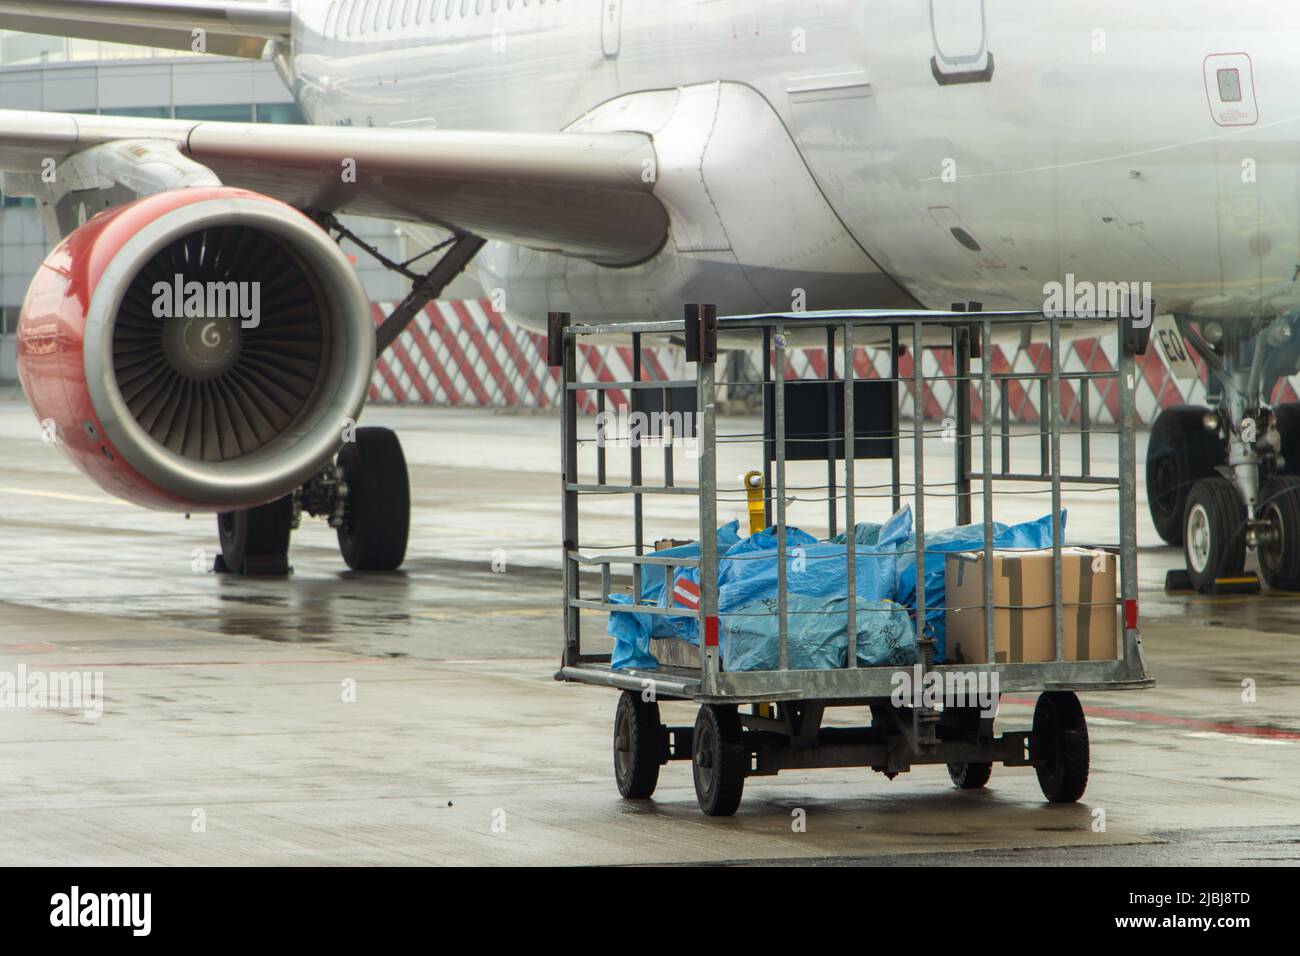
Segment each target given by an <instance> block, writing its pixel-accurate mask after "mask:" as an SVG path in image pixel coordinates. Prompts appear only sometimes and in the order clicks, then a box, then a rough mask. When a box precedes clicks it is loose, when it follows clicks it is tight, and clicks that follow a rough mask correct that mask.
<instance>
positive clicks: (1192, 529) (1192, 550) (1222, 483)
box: [1183, 478, 1246, 591]
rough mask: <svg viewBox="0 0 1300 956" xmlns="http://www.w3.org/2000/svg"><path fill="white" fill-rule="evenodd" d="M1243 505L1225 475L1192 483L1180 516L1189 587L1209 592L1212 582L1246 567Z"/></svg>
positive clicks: (1244, 509)
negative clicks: (1182, 517) (1184, 510)
mask: <svg viewBox="0 0 1300 956" xmlns="http://www.w3.org/2000/svg"><path fill="white" fill-rule="evenodd" d="M1245 529H1246V506H1245V505H1244V504H1242V501H1241V496H1240V495H1239V494H1238V493H1237V489H1236V488H1234V487H1233V486H1232V483H1231V482H1229V481H1228V480H1227V479H1225V478H1206V479H1204V480H1202V481H1198V482H1197V483H1196V484H1195V485H1193V486H1192V490H1191V493H1190V494H1189V495H1188V496H1187V510H1186V513H1185V516H1184V519H1183V556H1184V557H1185V558H1186V559H1187V575H1188V577H1189V578H1191V584H1192V587H1194V588H1196V590H1198V591H1209V590H1210V589H1211V588H1213V587H1214V584H1215V582H1216V581H1218V580H1220V579H1222V578H1231V577H1234V576H1236V575H1240V574H1241V572H1242V571H1243V570H1244V569H1245V567H1246V535H1245Z"/></svg>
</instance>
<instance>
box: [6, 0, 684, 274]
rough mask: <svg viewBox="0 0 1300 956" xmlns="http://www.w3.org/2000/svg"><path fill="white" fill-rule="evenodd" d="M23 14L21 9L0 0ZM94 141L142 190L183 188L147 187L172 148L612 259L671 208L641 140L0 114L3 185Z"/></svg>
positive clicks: (642, 246) (260, 185)
mask: <svg viewBox="0 0 1300 956" xmlns="http://www.w3.org/2000/svg"><path fill="white" fill-rule="evenodd" d="M74 5H75V4H74ZM84 5H88V6H108V5H109V4H105V3H103V2H102V0H101V2H100V3H90V4H84ZM114 5H116V4H114ZM15 6H21V4H13V3H3V2H0V7H3V8H5V9H8V8H13V7H15ZM42 6H48V5H42ZM122 6H129V7H140V6H145V4H136V3H131V4H122ZM194 6H212V5H211V4H194ZM223 6H224V7H229V6H230V5H229V4H226V5H223ZM115 144H116V146H117V147H118V148H114V146H115ZM97 147H98V148H100V149H101V151H103V150H107V151H108V152H109V154H110V155H109V156H108V157H107V160H111V162H109V161H107V160H106V162H104V163H101V164H100V165H99V166H98V167H96V168H99V169H102V170H105V172H104V173H103V175H104V176H108V177H110V178H111V180H112V182H114V183H116V184H123V183H125V184H127V185H128V186H129V187H130V188H131V189H132V190H133V191H134V192H135V193H137V194H147V193H149V192H151V191H154V192H156V191H160V190H161V189H165V188H174V187H175V186H176V185H184V184H186V182H180V181H177V180H174V179H173V180H171V181H167V180H165V177H163V178H162V179H160V180H159V183H160V184H158V185H155V186H153V187H152V188H150V176H152V175H155V174H156V171H157V168H158V166H159V164H158V162H157V160H158V154H159V152H160V150H161V151H162V152H163V153H172V151H174V153H173V155H175V157H176V159H177V160H178V162H186V163H188V165H189V166H190V167H194V166H195V164H197V168H200V169H206V170H210V171H211V172H212V173H213V174H215V176H216V177H217V178H219V180H220V181H221V182H222V183H224V184H225V185H227V186H235V187H240V188H245V189H251V190H254V191H256V192H260V193H264V194H266V195H268V196H272V197H274V198H277V199H280V200H283V201H284V202H287V203H289V204H290V205H293V206H295V207H297V208H299V209H303V210H313V211H322V212H342V213H353V214H358V215H366V216H376V217H380V218H385V219H395V220H399V221H407V222H421V223H428V224H432V225H436V226H440V227H442V228H444V229H447V230H450V231H455V232H467V233H472V234H474V235H478V236H481V237H483V238H486V239H500V240H503V241H506V242H511V243H515V244H518V245H524V246H529V247H532V248H535V249H546V250H552V251H556V252H560V253H563V254H566V255H570V256H576V257H581V258H586V259H590V260H591V261H593V262H599V263H602V264H607V265H629V264H633V263H636V262H640V261H642V260H644V259H647V258H649V257H650V256H652V255H653V254H654V253H656V252H657V251H658V250H659V248H660V247H661V246H662V245H663V243H664V241H665V240H666V238H667V234H668V214H667V212H666V211H665V210H664V207H663V206H662V204H661V203H660V202H659V200H658V199H657V198H655V196H654V194H653V193H654V176H653V170H654V157H655V151H654V144H653V142H652V141H651V139H650V137H649V136H647V135H645V134H642V133H522V134H521V133H490V132H470V131H454V130H409V129H407V130H393V129H375V128H369V127H335V126H287V125H278V124H276V125H271V124H251V123H213V122H200V121H194V120H150V119H138V118H134V117H116V116H95V115H80V114H73V113H46V112H29V111H20V110H0V170H3V171H5V172H7V173H9V174H19V176H18V178H17V179H12V180H11V177H9V176H7V177H6V188H9V189H10V191H11V192H16V191H18V190H16V189H13V188H12V187H11V186H10V185H9V184H10V183H11V181H12V182H13V183H14V184H15V185H17V184H18V183H20V182H21V183H23V184H27V185H28V187H29V191H31V192H32V193H33V194H35V195H38V196H39V195H42V193H41V191H40V190H41V188H42V178H41V174H42V171H45V175H46V176H47V177H48V176H49V170H50V169H55V170H60V169H63V168H65V167H64V164H65V163H66V162H67V161H68V160H70V159H72V158H74V157H77V156H78V155H79V154H83V153H87V151H91V150H94V149H96V148H97ZM134 157H139V160H138V162H137V163H136V166H134V167H133V165H132V163H133V162H135V160H134ZM51 161H52V162H51ZM163 165H165V164H163ZM110 167H111V168H110ZM68 168H71V164H69V167H68ZM124 169H125V172H124V171H123V170H124ZM56 175H57V174H56ZM78 175H84V172H83V173H79V174H78ZM45 182H47V183H48V179H46V180H45ZM101 185H102V184H101ZM45 188H47V189H48V188H51V187H48V186H47V187H45ZM61 188H71V187H67V186H65V187H61Z"/></svg>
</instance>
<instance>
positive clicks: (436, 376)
mask: <svg viewBox="0 0 1300 956" xmlns="http://www.w3.org/2000/svg"><path fill="white" fill-rule="evenodd" d="M393 307H394V303H391V302H382V303H376V304H375V305H374V306H373V307H372V308H373V312H374V318H375V323H376V324H379V323H380V322H382V321H383V320H384V318H385V317H386V316H387V315H388V313H389V312H391V311H392V309H393ZM632 360H633V355H632V349H631V347H629V346H616V345H607V346H596V345H591V344H588V343H580V344H579V348H578V362H579V374H580V375H581V376H582V378H583V379H584V380H594V381H602V382H615V381H628V380H630V379H631V378H632ZM923 361H924V363H925V365H924V372H925V374H926V375H927V376H934V375H951V374H952V371H953V366H952V355H951V353H949V352H927V353H926V354H925V357H924V359H923ZM992 361H993V369H994V371H995V372H997V373H1003V372H1009V371H1015V372H1024V373H1032V372H1035V371H1038V372H1046V371H1049V370H1050V359H1049V356H1048V350H1047V346H1046V345H1041V344H1036V345H1030V346H1028V347H1026V348H1023V349H1019V350H1017V351H1015V352H1014V353H1008V352H1006V351H1005V350H1003V349H1001V348H996V347H995V348H994V350H993V356H992ZM854 364H855V371H856V372H857V374H858V376H859V377H862V378H880V377H883V376H887V375H888V374H889V357H888V355H887V354H885V353H884V352H882V351H880V350H878V349H871V350H867V349H859V350H858V354H857V358H856V360H855V363H854ZM900 367H901V372H902V374H903V376H905V377H906V376H910V375H911V374H912V364H911V356H910V355H904V356H903V357H902V359H901V360H900ZM642 368H643V376H644V378H645V379H647V380H652V381H666V380H668V379H678V378H683V377H687V375H688V371H689V370H688V369H687V366H686V358H685V355H684V353H683V352H682V350H681V349H677V348H672V347H668V346H662V347H653V348H652V347H646V348H643V349H642ZM1062 368H1063V370H1064V371H1066V372H1081V371H1093V372H1101V371H1112V370H1113V369H1114V368H1115V343H1114V342H1112V341H1109V340H1107V341H1101V340H1098V339H1082V340H1079V341H1076V342H1072V343H1070V344H1069V346H1068V348H1067V351H1066V354H1065V358H1064V361H1063V363H1062ZM825 372H826V353H825V351H824V350H822V349H803V350H796V351H794V352H792V353H791V354H790V355H789V363H788V366H787V370H786V374H787V377H788V378H816V377H821V376H824V375H825ZM1078 385H1079V383H1078V382H1077V381H1074V382H1070V381H1063V382H1062V383H1061V408H1062V410H1063V411H1064V413H1065V415H1066V417H1067V420H1069V421H1071V422H1078V421H1079V415H1080V408H1081V402H1080V396H1079V393H1078V390H1077V389H1078ZM1087 388H1088V389H1089V391H1090V394H1089V408H1090V411H1091V415H1092V419H1093V422H1094V423H1095V424H1099V425H1105V424H1113V423H1114V422H1115V417H1116V415H1117V414H1118V411H1119V400H1118V394H1117V393H1116V391H1115V388H1116V383H1115V382H1114V381H1107V382H1100V383H1098V382H1089V383H1088V384H1087ZM996 392H997V390H996V389H995V397H994V406H995V407H994V414H995V415H1000V414H1001V409H1000V398H999V397H998V396H997V394H996ZM1298 394H1300V381H1298V380H1297V379H1293V380H1291V381H1289V382H1283V383H1282V384H1281V385H1280V386H1279V389H1278V393H1277V394H1276V395H1275V396H1274V400H1275V401H1283V402H1294V401H1298V400H1300V398H1298V397H1297V396H1298ZM976 397H977V398H978V390H977V396H976ZM1039 397H1040V391H1039V386H1038V384H1037V383H1036V382H1030V383H1023V384H1022V383H1019V382H1012V383H1011V385H1010V386H1009V388H1008V390H1007V400H1008V401H1009V402H1010V404H1011V420H1012V421H1014V422H1022V423H1036V422H1037V421H1038V415H1039V411H1038V405H1039ZM370 399H371V401H374V402H381V403H388V404H411V405H465V406H471V407H486V408H552V407H558V405H559V399H560V386H559V373H558V370H556V369H549V368H547V367H546V337H545V336H544V335H541V334H539V333H536V332H530V331H527V330H525V329H521V328H519V327H517V326H511V325H510V324H509V323H507V322H506V321H505V320H504V319H503V318H502V317H501V316H500V315H499V314H497V313H496V312H495V311H494V310H493V309H492V307H491V305H490V303H489V302H488V301H487V300H486V299H484V300H467V301H448V302H436V303H432V304H430V305H429V306H428V307H426V308H425V310H424V311H423V312H422V313H421V314H420V315H418V316H417V317H416V319H415V321H414V322H412V323H411V326H410V327H409V328H408V329H407V330H406V332H404V333H403V334H402V335H401V336H400V337H399V338H398V339H397V341H396V342H395V343H393V346H392V348H391V349H389V350H388V351H387V352H386V353H385V354H384V355H383V356H381V357H380V359H379V362H378V363H377V365H376V368H375V374H374V379H373V381H372V383H371V388H370ZM954 399H955V390H954V386H953V384H952V383H951V382H944V381H935V382H931V383H930V384H929V385H928V386H927V387H926V389H925V395H924V408H925V417H926V418H928V419H932V420H940V419H943V418H944V417H947V416H949V415H951V414H952V413H953V407H954V404H955V402H954ZM1204 399H1205V384H1204V369H1202V377H1201V379H1199V380H1197V381H1196V382H1192V383H1188V382H1180V381H1178V380H1177V379H1175V378H1174V376H1173V375H1172V374H1171V373H1170V371H1169V369H1168V367H1167V366H1166V365H1165V361H1164V357H1163V356H1162V355H1161V353H1160V349H1159V347H1158V346H1157V345H1156V344H1155V343H1154V342H1153V343H1152V345H1151V348H1150V349H1149V350H1148V352H1147V354H1146V355H1145V356H1143V357H1141V358H1140V359H1139V360H1138V381H1137V413H1138V419H1139V421H1142V422H1147V423H1149V422H1151V421H1152V420H1153V419H1154V418H1155V415H1156V413H1157V412H1158V411H1159V410H1160V409H1161V408H1168V407H1170V406H1173V405H1188V404H1199V403H1201V402H1203V401H1204ZM579 401H580V402H581V410H582V411H584V412H594V411H595V403H594V401H593V399H592V396H591V395H590V394H589V393H580V395H579ZM626 401H627V397H626V395H625V394H624V393H623V392H620V391H613V392H610V393H609V402H610V405H611V406H613V407H617V406H619V405H623V404H625V403H626ZM973 411H974V413H975V414H976V415H977V416H978V414H979V411H980V404H979V402H978V400H977V401H975V402H973ZM903 414H904V415H905V416H910V415H911V414H912V398H911V389H910V387H909V388H907V389H906V397H905V398H904V404H903Z"/></svg>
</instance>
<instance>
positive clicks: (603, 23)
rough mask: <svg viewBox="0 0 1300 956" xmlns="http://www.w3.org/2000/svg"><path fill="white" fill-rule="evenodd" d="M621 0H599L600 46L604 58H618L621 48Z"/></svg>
mask: <svg viewBox="0 0 1300 956" xmlns="http://www.w3.org/2000/svg"><path fill="white" fill-rule="evenodd" d="M622 34H623V0H601V4H600V45H601V47H602V48H603V49H604V51H605V56H618V51H619V48H620V47H621V46H622V40H623V38H622Z"/></svg>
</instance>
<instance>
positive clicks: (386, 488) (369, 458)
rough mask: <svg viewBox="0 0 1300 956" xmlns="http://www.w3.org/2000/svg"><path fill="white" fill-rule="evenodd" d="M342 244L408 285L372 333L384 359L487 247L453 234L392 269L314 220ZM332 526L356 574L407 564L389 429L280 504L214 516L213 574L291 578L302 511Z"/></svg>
mask: <svg viewBox="0 0 1300 956" xmlns="http://www.w3.org/2000/svg"><path fill="white" fill-rule="evenodd" d="M314 218H315V219H316V222H317V223H318V224H319V225H320V227H321V228H322V229H325V230H326V231H328V232H330V233H331V234H333V235H334V236H335V237H336V238H337V239H339V240H342V239H348V240H350V241H351V242H353V243H354V244H355V245H357V246H358V247H360V248H361V249H363V250H364V251H365V252H367V253H369V254H370V255H371V256H372V257H373V258H374V259H376V260H377V261H378V262H379V263H380V264H381V265H383V266H384V268H386V269H388V270H389V271H392V272H396V273H399V274H400V275H403V276H405V277H406V278H408V279H410V280H411V291H410V293H409V294H408V295H407V296H406V298H405V299H403V300H402V301H401V302H400V303H399V304H398V306H397V308H395V309H394V310H393V312H392V313H391V314H390V315H389V316H388V318H387V319H385V320H384V323H383V324H382V325H381V326H380V327H379V328H378V329H377V330H376V331H375V345H376V351H377V352H379V353H382V352H383V351H384V350H385V349H387V348H388V346H390V345H392V344H393V342H394V341H395V340H396V339H397V337H398V336H399V335H401V334H402V332H404V331H405V330H406V328H407V327H408V326H409V325H410V324H411V322H412V321H414V319H415V317H416V315H418V314H419V313H420V311H421V310H422V309H423V308H424V307H425V306H426V305H428V304H429V302H431V301H433V300H434V299H436V298H437V297H438V296H439V295H440V294H441V293H442V292H443V290H444V289H446V288H447V286H448V285H450V284H451V282H452V280H454V279H455V278H456V276H458V275H460V273H461V272H463V271H464V269H465V267H466V266H467V265H468V264H469V263H470V262H471V261H472V260H473V258H474V257H475V256H476V255H478V253H479V251H480V250H481V249H482V248H483V245H484V240H483V239H481V238H479V237H478V236H474V235H469V234H465V233H456V234H454V235H452V236H451V237H450V238H449V239H447V240H446V241H445V242H443V243H441V244H439V245H437V246H435V247H434V248H432V249H429V250H428V251H426V252H425V253H423V254H421V255H419V256H417V257H416V258H415V259H412V260H410V261H408V262H395V261H393V260H392V259H389V258H387V257H386V256H384V255H383V254H382V253H381V252H380V251H379V250H378V249H376V248H374V247H373V246H370V245H368V244H366V243H365V242H364V241H363V240H362V239H361V238H360V237H359V236H357V235H356V234H354V233H353V232H351V231H350V230H349V229H348V228H347V227H346V226H344V225H343V224H342V223H340V222H339V220H338V219H337V218H336V217H335V216H334V215H332V214H330V213H319V214H317V215H315V217H314ZM439 251H441V252H442V257H441V258H440V259H439V260H438V262H437V263H436V264H435V265H434V267H433V268H432V269H431V270H430V271H429V272H427V273H420V272H416V271H413V270H412V269H411V268H410V267H411V266H412V265H413V264H414V263H415V262H417V261H419V260H420V259H423V258H425V257H426V256H428V255H430V254H431V253H434V252H439ZM304 511H305V512H307V513H308V514H310V515H313V516H315V517H322V518H325V519H326V520H327V521H329V524H330V527H332V528H334V529H335V530H336V531H337V532H338V539H339V551H340V552H342V554H343V560H344V561H346V562H347V565H348V567H350V568H351V569H352V570H354V571H393V570H396V569H397V568H399V567H401V564H402V561H403V560H404V559H405V557H406V544H407V539H408V537H409V535H410V525H411V483H410V476H409V475H408V473H407V470H406V457H405V456H404V455H403V454H402V445H401V443H400V442H399V441H398V440H397V436H396V435H395V434H394V433H393V432H391V431H389V430H388V429H386V428H358V429H356V440H355V441H353V442H345V443H344V445H343V449H342V450H341V451H340V452H339V454H338V457H337V458H336V459H335V460H334V461H333V462H331V463H330V464H328V465H326V466H325V467H324V468H323V469H321V471H320V473H319V474H317V475H316V476H315V477H313V478H312V479H311V480H310V481H309V482H307V484H305V485H303V487H302V488H300V489H299V490H298V491H297V492H295V493H294V494H292V495H287V496H285V497H284V498H282V499H280V500H279V501H275V502H272V503H271V504H268V505H262V506H260V507H257V508H249V509H247V510H244V511H228V512H223V513H222V514H220V515H218V516H217V530H218V532H219V534H220V537H221V548H222V553H221V554H219V555H217V563H216V568H215V569H216V570H217V571H228V572H233V573H235V574H288V573H289V570H290V568H289V536H290V534H291V532H292V531H293V529H294V528H296V527H298V523H299V521H300V520H301V515H302V512H304Z"/></svg>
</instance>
